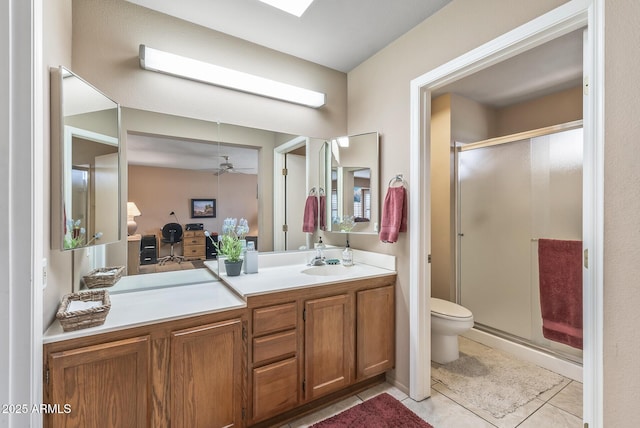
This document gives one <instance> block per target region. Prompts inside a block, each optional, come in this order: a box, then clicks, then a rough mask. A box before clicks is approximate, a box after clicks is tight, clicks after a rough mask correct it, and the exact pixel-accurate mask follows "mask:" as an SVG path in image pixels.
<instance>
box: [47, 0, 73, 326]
mask: <svg viewBox="0 0 640 428" xmlns="http://www.w3.org/2000/svg"><path fill="white" fill-rule="evenodd" d="M43 5H44V11H43V14H42V18H43V27H44V28H43V35H44V37H43V49H42V51H43V67H44V68H45V69H46V71H45V76H46V78H45V80H44V87H43V93H44V94H45V99H44V100H43V105H42V107H43V109H44V112H43V117H44V125H45V132H44V133H43V135H44V147H43V151H44V167H45V172H44V176H45V177H49V175H50V173H51V168H50V153H51V152H50V147H51V134H50V132H49V129H50V127H51V109H50V107H49V106H50V97H49V92H50V83H49V82H50V80H49V68H50V67H58V66H60V65H64V66H65V67H71V0H57V1H45V2H43ZM49 183H50V180H47V183H46V184H45V186H44V193H45V200H44V201H43V204H44V207H45V208H44V236H45V245H44V254H43V257H44V258H46V259H47V260H48V264H49V271H48V280H47V288H45V289H44V291H43V296H42V298H43V301H42V306H43V328H44V329H45V330H46V329H47V328H48V327H49V325H50V324H51V322H53V320H54V317H55V313H56V311H57V310H58V305H59V304H60V301H61V300H62V296H63V295H64V294H66V293H70V292H71V284H72V273H71V252H68V251H67V252H62V251H60V250H57V249H56V250H51V243H50V235H51V227H50V223H51V218H50V207H51V189H50V186H49ZM56 248H57V247H56Z"/></svg>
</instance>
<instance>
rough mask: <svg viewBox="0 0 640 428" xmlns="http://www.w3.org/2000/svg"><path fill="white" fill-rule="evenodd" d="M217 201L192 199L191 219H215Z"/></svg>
mask: <svg viewBox="0 0 640 428" xmlns="http://www.w3.org/2000/svg"><path fill="white" fill-rule="evenodd" d="M215 216H216V200H215V199H191V218H215Z"/></svg>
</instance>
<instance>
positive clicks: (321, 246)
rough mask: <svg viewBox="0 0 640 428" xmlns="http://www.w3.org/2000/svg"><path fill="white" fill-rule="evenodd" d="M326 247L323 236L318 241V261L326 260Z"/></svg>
mask: <svg viewBox="0 0 640 428" xmlns="http://www.w3.org/2000/svg"><path fill="white" fill-rule="evenodd" d="M325 248H326V246H325V245H324V242H322V236H321V237H320V238H319V239H318V244H317V245H316V260H318V261H323V260H324V249H325Z"/></svg>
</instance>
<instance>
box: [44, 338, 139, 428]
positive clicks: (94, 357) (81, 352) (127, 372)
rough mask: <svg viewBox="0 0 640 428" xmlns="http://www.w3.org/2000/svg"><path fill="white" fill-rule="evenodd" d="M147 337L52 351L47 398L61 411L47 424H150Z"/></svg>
mask: <svg viewBox="0 0 640 428" xmlns="http://www.w3.org/2000/svg"><path fill="white" fill-rule="evenodd" d="M149 343H150V341H149V337H148V336H142V337H135V338H132V339H125V340H118V341H115V342H108V343H104V344H100V345H94V346H87V347H84V348H77V349H72V350H69V351H62V352H54V353H51V354H49V356H48V358H47V360H48V365H49V385H50V388H51V389H50V401H51V403H49V404H53V405H58V406H59V409H60V412H61V413H53V414H50V415H49V416H50V420H49V422H50V424H49V426H50V427H78V428H94V427H95V428H99V427H139V428H142V427H147V426H149V423H148V421H147V413H148V412H147V398H148V391H149ZM65 405H68V406H69V407H68V408H69V410H70V412H69V413H68V414H65V413H64V410H65Z"/></svg>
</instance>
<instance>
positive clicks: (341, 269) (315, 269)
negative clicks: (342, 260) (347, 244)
mask: <svg viewBox="0 0 640 428" xmlns="http://www.w3.org/2000/svg"><path fill="white" fill-rule="evenodd" d="M347 269H349V267H345V266H343V265H323V266H311V267H308V268H306V269H304V270H303V271H302V273H304V274H307V275H313V276H334V275H344V274H345V273H347V271H346V270H347Z"/></svg>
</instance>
